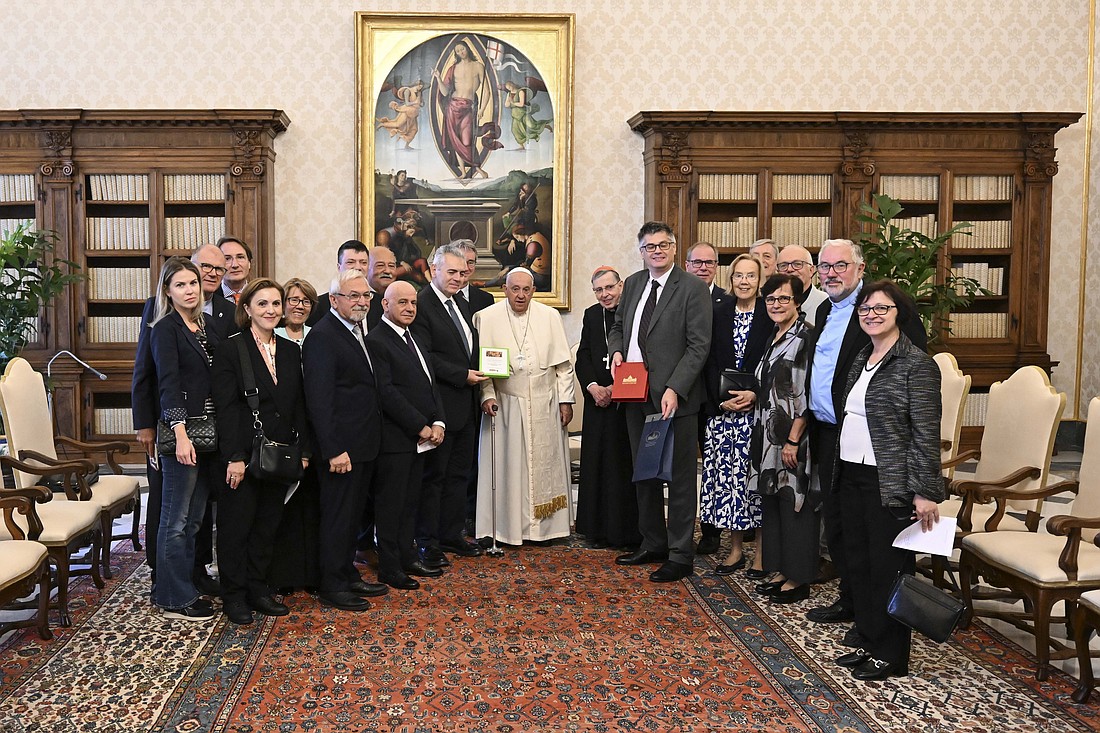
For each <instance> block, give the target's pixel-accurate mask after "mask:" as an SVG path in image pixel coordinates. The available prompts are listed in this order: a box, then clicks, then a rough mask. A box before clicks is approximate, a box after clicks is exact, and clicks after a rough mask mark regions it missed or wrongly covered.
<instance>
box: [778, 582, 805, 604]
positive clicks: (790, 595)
mask: <svg viewBox="0 0 1100 733" xmlns="http://www.w3.org/2000/svg"><path fill="white" fill-rule="evenodd" d="M809 597H810V586H809V584H808V583H803V584H802V585H798V586H795V587H794V588H790V589H788V590H783V589H782V588H780V589H779V590H777V591H776V592H775V593H772V595H771V598H770V599H769V600H771V602H772V603H798V602H799V601H804V600H806V599H807V598H809Z"/></svg>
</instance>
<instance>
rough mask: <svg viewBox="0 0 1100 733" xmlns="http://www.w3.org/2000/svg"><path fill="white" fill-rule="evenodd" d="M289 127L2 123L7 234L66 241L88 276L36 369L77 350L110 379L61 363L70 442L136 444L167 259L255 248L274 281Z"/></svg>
mask: <svg viewBox="0 0 1100 733" xmlns="http://www.w3.org/2000/svg"><path fill="white" fill-rule="evenodd" d="M289 124H290V122H289V120H288V119H287V117H286V115H285V114H284V113H283V112H282V111H280V110H115V111H108V110H81V109H63V110H14V111H0V161H2V162H0V229H2V228H4V227H5V225H8V226H10V224H8V220H27V219H30V220H33V221H35V222H36V224H37V226H38V227H39V228H41V229H49V230H53V231H55V232H57V234H58V237H59V243H58V254H59V256H62V257H64V258H66V259H69V260H72V261H74V262H76V263H77V264H78V265H79V266H80V267H81V269H82V270H83V271H84V273H85V274H87V275H88V279H87V280H85V281H84V282H81V283H80V284H79V285H77V286H76V287H73V288H70V289H69V290H67V291H66V292H65V294H64V295H63V296H62V297H61V298H59V299H57V300H56V301H55V302H54V303H53V304H52V305H51V307H50V308H48V309H47V312H45V313H43V315H42V318H41V326H40V329H39V338H38V340H37V341H36V342H35V343H33V344H31V345H29V346H28V348H27V350H26V351H25V352H24V356H26V357H27V358H28V359H29V360H30V361H31V362H32V363H33V364H34V365H35V367H36V368H38V369H40V370H43V371H45V368H46V364H47V362H48V361H49V360H50V358H51V357H53V356H54V354H56V353H57V352H58V351H60V350H63V349H67V350H69V351H72V352H74V353H75V354H77V355H78V356H79V357H80V358H81V359H84V360H85V361H87V362H89V363H90V364H92V365H93V366H94V367H95V368H96V369H98V370H100V371H101V372H103V373H104V374H106V375H107V379H106V380H105V381H100V380H99V379H98V378H95V377H94V376H92V375H90V374H88V373H86V372H85V371H84V370H83V368H82V367H80V366H79V365H78V364H76V363H74V362H73V361H72V360H70V359H67V358H65V357H62V358H60V359H58V360H57V361H56V362H54V364H53V368H52V370H51V376H52V380H51V381H52V383H53V384H52V386H53V401H54V413H55V419H56V422H57V430H58V432H59V433H60V434H63V435H69V436H74V437H78V438H81V439H85V440H97V439H122V440H127V441H131V442H133V438H134V433H133V427H132V421H131V419H130V410H129V408H130V382H131V378H132V376H133V360H134V352H135V348H136V345H137V344H136V341H137V335H138V328H139V323H140V319H141V311H142V306H143V304H144V302H145V299H146V298H147V297H149V296H150V295H151V294H152V293H153V290H154V288H155V283H156V278H157V275H158V274H159V271H160V266H161V264H162V263H163V262H164V260H165V259H167V258H168V257H171V256H173V255H182V256H190V254H191V252H192V251H193V250H194V249H195V248H196V247H197V246H199V245H200V244H204V243H207V242H210V243H213V242H215V241H216V240H217V239H218V237H220V236H222V235H224V234H227V233H228V234H232V235H234V236H237V237H240V238H241V239H243V240H244V241H245V242H247V243H248V244H249V246H250V247H251V248H252V251H253V253H254V255H255V260H254V262H253V265H252V274H253V276H261V275H269V274H271V273H272V272H273V270H274V239H273V230H274V191H273V185H272V178H273V175H274V173H273V167H274V162H275V151H274V149H273V144H274V140H275V137H276V136H278V135H279V134H280V133H281V132H283V131H284V130H286V128H287V125H289ZM28 187H29V188H28ZM28 190H29V192H30V193H31V197H30V199H27V192H28ZM135 448H136V444H135Z"/></svg>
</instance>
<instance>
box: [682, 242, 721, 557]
mask: <svg viewBox="0 0 1100 733" xmlns="http://www.w3.org/2000/svg"><path fill="white" fill-rule="evenodd" d="M684 269H685V270H687V271H688V272H689V273H691V274H692V275H695V277H697V278H699V279H700V280H702V281H703V282H705V283H706V284H707V287H708V288H710V297H711V300H713V301H714V307H715V309H717V308H718V304H719V303H721V302H723V301H724V300H726V299H728V298H729V293H727V292H726V291H725V290H723V289H722V288H720V287H718V285H716V284H715V282H714V276H715V275H716V274H717V273H718V250H716V249H715V248H714V245H713V244H711V243H710V242H696V243H695V244H694V245H692V247H691V249H689V250H688V251H687V257H686V259H685V260H684ZM707 417H708V414H707V410H699V453H700V454H702V453H703V451H704V449H705V443H706V425H707ZM699 529H700V530H701V536H700V537H699V544H697V545H696V546H695V553H696V554H697V555H710V554H712V553H715V552H718V545H719V544H721V540H722V529H721V528H720V527H715V526H714V525H713V524H711V523H710V522H700V523H699Z"/></svg>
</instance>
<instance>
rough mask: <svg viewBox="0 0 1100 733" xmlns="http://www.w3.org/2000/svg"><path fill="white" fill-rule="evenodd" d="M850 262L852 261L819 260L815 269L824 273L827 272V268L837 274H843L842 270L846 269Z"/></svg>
mask: <svg viewBox="0 0 1100 733" xmlns="http://www.w3.org/2000/svg"><path fill="white" fill-rule="evenodd" d="M850 264H852V263H851V262H819V263H818V265H817V271H818V272H824V273H826V274H828V272H829V270H832V271H833V272H835V273H836V274H837V275H843V274H844V272H845V271H846V270H847V269H848V265H850Z"/></svg>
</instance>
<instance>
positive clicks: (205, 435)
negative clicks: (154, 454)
mask: <svg viewBox="0 0 1100 733" xmlns="http://www.w3.org/2000/svg"><path fill="white" fill-rule="evenodd" d="M184 430H185V431H186V432H187V437H188V438H190V439H191V445H193V446H195V452H196V453H213V452H214V451H216V450H217V449H218V421H217V420H215V419H214V416H213V415H210V414H207V415H199V416H197V417H189V418H187V422H186V423H185V424H184ZM157 449H158V450H159V451H160V453H161V455H169V456H174V455H175V454H176V431H174V430H172V426H171V425H169V424H168V423H166V422H164V421H163V420H158V421H157Z"/></svg>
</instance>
